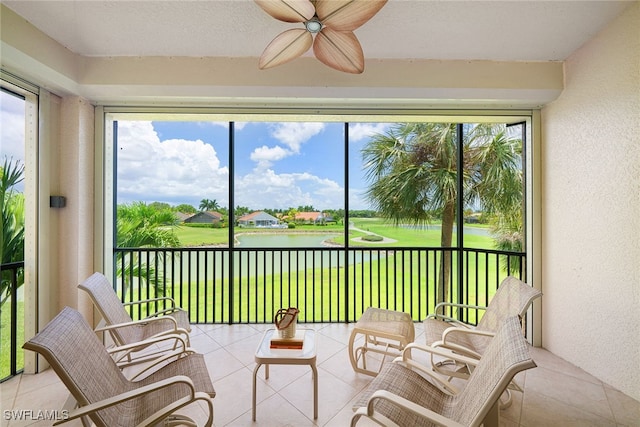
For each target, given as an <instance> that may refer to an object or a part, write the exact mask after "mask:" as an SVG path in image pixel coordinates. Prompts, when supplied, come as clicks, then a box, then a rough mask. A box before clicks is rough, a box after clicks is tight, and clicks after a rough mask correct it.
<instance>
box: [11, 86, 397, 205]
mask: <svg viewBox="0 0 640 427" xmlns="http://www.w3.org/2000/svg"><path fill="white" fill-rule="evenodd" d="M0 113H1V114H0V118H1V121H0V136H1V139H0V142H1V146H0V148H1V150H0V157H3V158H4V157H5V156H6V157H9V158H13V159H16V160H20V161H22V162H24V101H23V100H22V99H20V98H17V97H14V96H11V95H9V94H7V93H4V92H3V93H2V94H1V97H0ZM388 126H389V125H387V124H381V123H352V124H350V127H349V134H350V141H349V164H350V172H349V180H350V182H349V183H350V191H349V205H350V206H349V207H350V209H368V208H369V206H368V204H367V203H366V201H365V200H364V199H363V193H364V191H365V188H366V183H365V182H364V177H363V171H362V159H361V155H360V150H361V149H362V147H363V146H364V144H365V143H366V142H367V141H368V139H369V137H370V135H372V134H373V133H377V132H384V131H385V130H386V129H387V128H388ZM234 137H235V147H236V151H235V192H234V197H235V201H234V205H235V206H238V205H240V206H246V207H249V208H250V209H256V210H257V209H263V208H273V209H286V208H289V207H298V206H302V205H311V206H313V207H315V208H316V209H319V210H323V209H340V208H344V194H345V171H344V164H345V162H344V155H345V153H344V146H343V140H344V123H342V122H331V123H327V122H325V123H322V122H237V123H235V136H234ZM117 156H118V158H117V167H118V178H117V179H118V183H117V184H118V185H117V189H118V190H117V191H118V194H117V199H118V200H117V201H118V203H127V202H133V201H144V202H147V203H150V202H155V201H158V202H166V203H169V204H171V205H178V204H181V203H188V204H191V205H193V206H194V207H196V208H197V207H198V206H199V204H200V201H201V200H202V199H205V198H206V199H215V200H217V201H218V203H219V204H220V205H221V206H224V207H229V197H228V192H229V190H228V181H229V171H230V167H229V166H230V165H229V124H228V122H196V121H184V122H177V121H173V122H166V121H164V122H156V121H123V120H120V121H119V122H118V150H117ZM18 190H20V189H18Z"/></svg>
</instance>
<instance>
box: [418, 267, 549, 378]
mask: <svg viewBox="0 0 640 427" xmlns="http://www.w3.org/2000/svg"><path fill="white" fill-rule="evenodd" d="M541 295H542V293H541V292H540V291H539V290H538V289H535V288H534V287H532V286H529V285H527V284H526V283H524V282H523V281H521V280H519V279H517V278H515V277H513V276H509V277H507V278H506V279H504V280H503V281H502V283H501V284H500V286H499V287H498V290H497V291H496V293H495V295H494V296H493V298H492V299H491V301H490V302H489V305H488V306H486V307H482V306H474V305H464V304H452V303H440V304H438V305H437V306H436V309H435V313H434V314H431V315H429V316H428V317H427V318H426V319H425V320H424V322H423V323H424V330H425V337H426V342H427V345H430V346H433V347H444V348H448V349H450V350H452V351H454V352H456V353H459V354H463V355H466V356H469V357H472V358H475V359H479V358H480V357H481V356H482V355H483V354H484V352H485V349H486V348H487V346H488V345H489V343H490V342H491V337H492V336H493V335H494V334H495V333H496V332H497V330H498V328H499V327H500V325H501V324H502V322H503V321H504V319H506V318H507V317H511V316H520V317H521V318H523V317H524V315H525V313H526V312H527V310H528V309H529V306H530V305H531V303H532V302H533V300H535V299H536V298H538V297H540V296H541ZM446 307H454V308H457V309H458V310H463V309H477V310H483V311H484V314H483V315H482V317H481V318H480V320H479V321H478V324H477V325H476V326H472V325H469V324H466V323H463V322H460V321H459V320H456V319H454V318H452V317H447V316H445V315H444V310H445V308H446ZM439 366H442V364H440V365H439ZM458 371H459V370H458ZM458 371H456V370H451V371H450V372H448V373H449V374H451V375H452V376H458V377H462V378H465V377H466V376H468V373H460V372H458Z"/></svg>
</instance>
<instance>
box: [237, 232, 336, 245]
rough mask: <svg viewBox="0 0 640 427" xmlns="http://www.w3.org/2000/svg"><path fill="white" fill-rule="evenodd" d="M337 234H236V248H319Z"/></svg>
mask: <svg viewBox="0 0 640 427" xmlns="http://www.w3.org/2000/svg"><path fill="white" fill-rule="evenodd" d="M337 236H339V234H324V233H323V234H320V233H317V234H316V233H306V234H303V233H291V234H284V233H273V234H268V233H254V234H241V235H239V236H236V239H237V240H238V243H236V247H238V248H296V247H298V248H321V247H323V246H325V245H323V244H322V242H324V241H325V240H330V239H332V238H334V237H337Z"/></svg>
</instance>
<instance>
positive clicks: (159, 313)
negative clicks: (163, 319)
mask: <svg viewBox="0 0 640 427" xmlns="http://www.w3.org/2000/svg"><path fill="white" fill-rule="evenodd" d="M178 311H186V310H183V309H181V308H180V307H171V308H165V309H164V310H160V311H156V312H154V313H151V314H149V315H148V316H147V317H145V319H153V318H154V317H158V316H164V315H165V314H171V313H176V312H178Z"/></svg>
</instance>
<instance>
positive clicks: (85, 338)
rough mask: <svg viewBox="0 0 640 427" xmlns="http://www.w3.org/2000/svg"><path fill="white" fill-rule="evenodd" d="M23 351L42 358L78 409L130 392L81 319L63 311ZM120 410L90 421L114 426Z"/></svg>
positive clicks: (68, 311)
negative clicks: (76, 403) (28, 351)
mask: <svg viewBox="0 0 640 427" xmlns="http://www.w3.org/2000/svg"><path fill="white" fill-rule="evenodd" d="M23 348H24V349H25V350H31V351H35V352H37V353H39V354H41V355H42V356H43V357H44V358H45V359H46V360H47V362H49V364H50V365H51V368H52V369H53V370H54V371H55V372H56V374H57V375H58V377H59V378H60V380H61V381H62V382H63V383H64V385H65V386H66V387H67V389H68V390H69V392H70V393H71V394H72V395H73V397H74V398H75V399H76V401H77V402H78V404H79V405H80V406H86V405H88V404H90V403H93V402H97V401H100V400H103V399H106V398H108V397H111V396H114V395H116V394H119V393H123V392H126V391H129V390H131V389H133V388H134V387H133V385H132V384H131V383H130V382H129V381H128V380H127V379H126V378H125V377H124V375H123V374H122V372H121V371H120V369H119V368H118V367H117V366H116V364H115V362H114V361H113V359H112V358H111V356H109V354H108V353H107V351H106V349H105V347H104V345H102V343H101V342H100V340H99V339H98V337H97V336H96V334H95V333H94V332H93V330H92V329H91V327H90V326H89V324H88V323H87V322H86V320H85V319H84V318H83V317H82V315H81V314H80V313H79V312H78V311H76V310H74V309H72V308H70V307H65V308H64V309H63V310H62V311H61V312H60V313H59V314H58V315H57V316H56V317H54V318H53V320H51V322H49V324H48V325H47V326H45V327H44V329H43V330H42V331H41V332H40V333H38V334H37V335H36V336H34V337H33V338H31V339H30V340H29V341H27V342H26V343H25V344H24V345H23ZM118 412H119V408H118V407H117V406H115V407H111V408H108V409H104V410H102V411H100V412H99V413H97V414H95V415H91V416H90V417H91V419H92V420H93V422H94V423H96V425H98V426H105V427H110V426H115V425H117V419H118Z"/></svg>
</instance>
